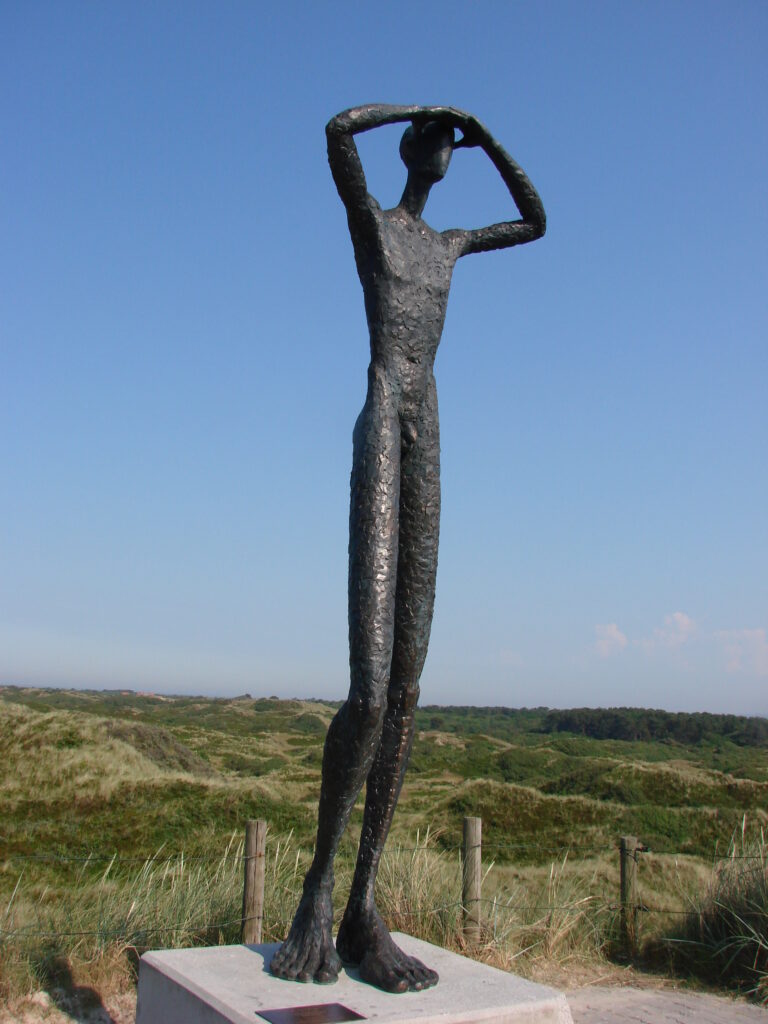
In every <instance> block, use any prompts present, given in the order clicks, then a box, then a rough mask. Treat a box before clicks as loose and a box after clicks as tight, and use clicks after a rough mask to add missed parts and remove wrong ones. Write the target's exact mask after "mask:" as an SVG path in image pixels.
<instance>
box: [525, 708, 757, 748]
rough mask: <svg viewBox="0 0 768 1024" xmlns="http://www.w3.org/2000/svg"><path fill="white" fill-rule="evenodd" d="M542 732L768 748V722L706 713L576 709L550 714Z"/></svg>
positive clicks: (545, 719)
mask: <svg viewBox="0 0 768 1024" xmlns="http://www.w3.org/2000/svg"><path fill="white" fill-rule="evenodd" d="M541 730H542V732H549V733H552V732H570V733H575V734H576V735H578V736H589V737H590V738H592V739H597V740H632V741H642V740H647V741H649V742H651V741H659V740H672V741H675V742H677V743H685V744H691V743H704V742H712V743H718V742H722V741H724V740H727V741H730V742H731V743H736V744H738V745H739V746H742V747H768V719H766V718H747V717H745V716H743V715H715V714H710V713H708V712H705V711H697V712H685V711H679V712H673V711H661V710H652V709H645V708H572V709H570V710H567V711H548V712H547V714H546V715H545V716H544V721H543V722H542V724H541Z"/></svg>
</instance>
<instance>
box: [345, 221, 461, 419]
mask: <svg viewBox="0 0 768 1024" xmlns="http://www.w3.org/2000/svg"><path fill="white" fill-rule="evenodd" d="M372 213H373V224H374V225H375V227H373V228H372V230H369V231H367V232H366V233H365V235H364V236H363V235H362V233H361V232H359V231H356V230H354V229H352V240H353V243H354V247H355V259H356V262H357V271H358V274H359V275H360V281H361V283H362V286H363V293H364V295H365V310H366V315H367V318H368V329H369V332H370V341H371V363H372V365H373V366H374V367H378V368H379V369H380V370H382V371H383V372H384V374H385V376H386V379H387V382H388V384H389V385H390V387H391V388H392V390H393V393H394V396H395V398H396V400H397V402H398V408H399V413H400V416H401V418H402V419H406V420H411V421H412V420H414V419H415V418H416V416H417V414H418V411H419V409H420V408H421V405H422V402H423V400H424V396H425V394H426V392H427V387H428V385H429V382H430V380H431V378H432V368H433V366H434V362H435V355H436V353H437V347H438V345H439V344H440V335H441V334H442V330H443V322H444V320H445V312H446V307H447V304H448V292H449V289H450V285H451V275H452V273H453V267H454V264H455V262H456V254H455V251H454V247H453V246H452V244H451V241H450V235H448V236H446V235H443V234H441V233H440V232H438V231H434V230H433V229H432V228H431V227H430V226H429V225H428V224H426V223H425V222H424V221H423V220H421V218H418V217H414V216H412V215H411V214H410V213H408V212H407V211H405V210H403V209H402V208H400V207H396V208H395V209H393V210H381V209H379V208H378V206H377V207H375V208H374V209H373V211H372ZM350 227H352V225H350Z"/></svg>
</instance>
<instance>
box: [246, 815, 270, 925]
mask: <svg viewBox="0 0 768 1024" xmlns="http://www.w3.org/2000/svg"><path fill="white" fill-rule="evenodd" d="M266 838H267V823H266V821H262V820H261V819H259V820H258V821H253V820H251V821H246V823H245V848H244V850H243V865H244V879H243V942H244V943H246V944H255V943H259V942H261V925H262V921H263V918H264V867H265V862H264V848H265V845H266Z"/></svg>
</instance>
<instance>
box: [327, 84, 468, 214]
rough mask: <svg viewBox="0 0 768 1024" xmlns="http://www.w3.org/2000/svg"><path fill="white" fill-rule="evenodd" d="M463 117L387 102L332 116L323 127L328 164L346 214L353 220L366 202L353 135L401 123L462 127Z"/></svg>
mask: <svg viewBox="0 0 768 1024" xmlns="http://www.w3.org/2000/svg"><path fill="white" fill-rule="evenodd" d="M466 117H467V115H463V114H462V113H461V111H459V110H454V108H453V107H421V106H416V105H411V106H397V105H394V104H390V103H366V104H364V105H363V106H360V107H350V108H349V110H342V112H341V113H340V114H337V115H336V116H335V117H332V118H331V120H330V121H329V122H328V124H327V125H326V126H325V135H326V139H327V140H328V163H329V164H330V165H331V173H332V174H333V180H334V181H335V182H336V188H337V189H338V192H339V195H340V196H341V200H342V202H343V203H344V205H345V206H346V208H347V211H348V212H349V213H350V215H351V216H353V217H354V215H355V213H356V212H358V211H359V212H363V211H364V210H365V209H366V208H367V207H368V205H369V203H370V196H369V195H368V188H367V186H366V183H365V174H364V172H363V165H362V163H361V162H360V157H359V155H358V152H357V146H356V145H355V140H354V138H353V136H354V135H357V133H358V132H367V131H370V129H371V128H380V127H382V125H385V124H397V123H399V122H400V123H402V122H404V121H416V122H418V121H438V120H439V121H449V122H450V123H451V124H452V125H453V126H454V127H462V118H466Z"/></svg>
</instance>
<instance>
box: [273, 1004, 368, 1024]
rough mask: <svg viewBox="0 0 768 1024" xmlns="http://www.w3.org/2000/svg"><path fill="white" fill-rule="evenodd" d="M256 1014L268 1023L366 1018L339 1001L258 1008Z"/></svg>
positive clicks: (337, 1023) (334, 1023)
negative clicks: (271, 1008)
mask: <svg viewBox="0 0 768 1024" xmlns="http://www.w3.org/2000/svg"><path fill="white" fill-rule="evenodd" d="M258 1016H259V1017H263V1018H264V1020H268V1021H269V1024H344V1021H347V1020H367V1019H368V1018H367V1017H363V1015H362V1014H361V1013H355V1011H354V1010H350V1009H348V1008H347V1007H346V1006H342V1005H341V1003H322V1004H320V1005H319V1006H288V1007H286V1009H284V1010H259V1011H258Z"/></svg>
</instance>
